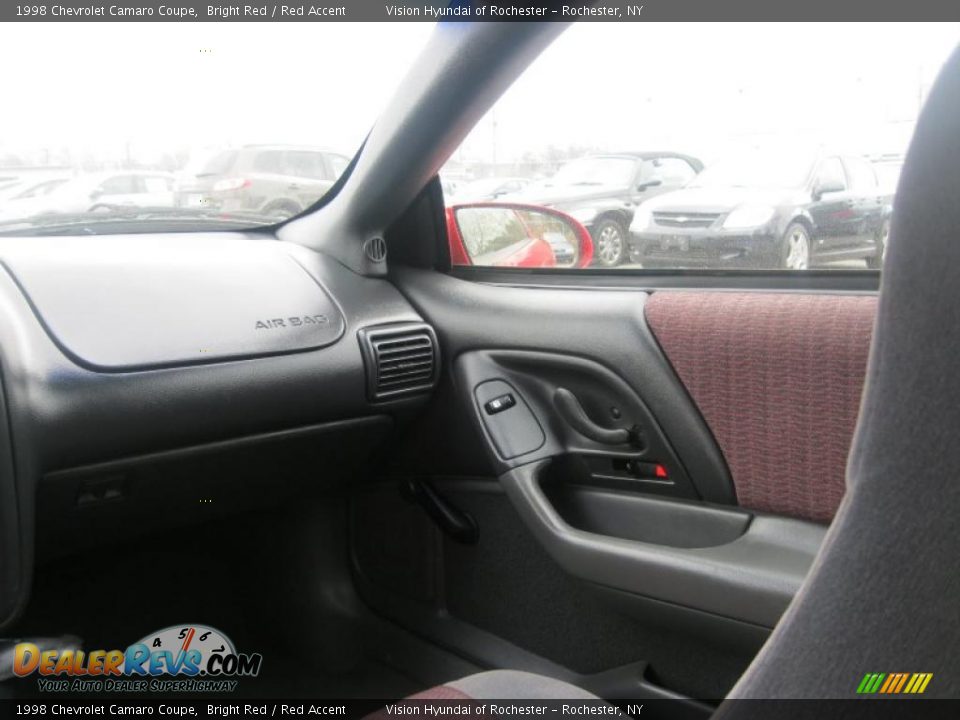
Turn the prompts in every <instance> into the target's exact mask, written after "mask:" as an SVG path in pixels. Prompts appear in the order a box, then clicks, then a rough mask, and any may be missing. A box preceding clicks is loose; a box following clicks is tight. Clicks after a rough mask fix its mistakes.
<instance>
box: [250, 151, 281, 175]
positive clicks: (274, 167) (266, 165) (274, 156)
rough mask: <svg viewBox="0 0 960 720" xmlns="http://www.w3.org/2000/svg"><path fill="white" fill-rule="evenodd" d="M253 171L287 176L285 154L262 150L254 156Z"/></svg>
mask: <svg viewBox="0 0 960 720" xmlns="http://www.w3.org/2000/svg"><path fill="white" fill-rule="evenodd" d="M253 169H254V171H255V172H260V173H273V174H275V175H285V174H287V172H286V171H287V164H286V162H285V153H284V152H283V151H282V150H261V151H259V152H257V153H256V154H255V155H254V158H253Z"/></svg>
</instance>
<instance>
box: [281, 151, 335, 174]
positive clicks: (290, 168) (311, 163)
mask: <svg viewBox="0 0 960 720" xmlns="http://www.w3.org/2000/svg"><path fill="white" fill-rule="evenodd" d="M284 160H285V162H284V166H283V169H284V174H286V175H292V176H294V177H302V178H306V179H309V180H326V179H328V178H329V175H328V173H327V168H326V165H324V162H323V155H321V154H320V153H317V152H309V151H303V150H292V151H290V152H288V153H287V154H286V156H285V158H284Z"/></svg>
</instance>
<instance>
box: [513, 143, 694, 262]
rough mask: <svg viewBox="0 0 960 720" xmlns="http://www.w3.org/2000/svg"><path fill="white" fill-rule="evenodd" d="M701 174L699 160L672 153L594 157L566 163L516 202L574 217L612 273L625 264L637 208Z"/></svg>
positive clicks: (595, 252)
mask: <svg viewBox="0 0 960 720" xmlns="http://www.w3.org/2000/svg"><path fill="white" fill-rule="evenodd" d="M702 169H703V163H701V162H700V161H699V160H697V159H696V158H693V157H690V156H689V155H681V154H679V153H673V152H623V153H612V154H608V155H593V156H589V157H583V158H579V159H577V160H572V161H570V162H568V163H566V164H565V165H563V166H562V167H561V168H560V169H559V170H558V171H557V172H556V174H555V175H554V176H553V177H551V178H550V179H548V180H545V181H543V182H540V183H536V184H534V185H530V186H528V187H527V188H526V190H524V191H523V192H522V193H521V194H519V195H518V196H517V197H518V198H522V199H523V200H524V201H525V202H531V203H535V204H538V205H546V206H547V207H555V208H557V209H558V210H562V211H563V212H565V213H569V214H570V215H572V216H573V217H575V218H576V219H577V220H579V221H580V222H581V223H583V224H584V225H585V226H586V228H587V230H589V231H590V236H591V237H592V238H593V244H594V258H595V262H596V263H598V264H600V265H605V266H607V267H613V266H615V265H619V264H620V263H621V262H622V261H623V260H624V259H626V239H627V228H629V227H630V220H631V219H632V218H633V213H634V211H635V210H636V208H637V206H638V205H639V204H640V203H641V202H644V201H646V200H648V199H649V198H651V197H654V196H656V195H659V194H661V193H665V192H670V191H671V190H676V189H677V188H681V187H683V186H684V185H686V184H687V183H688V182H690V181H691V180H692V179H693V178H694V177H696V175H697V173H698V172H700V171H701V170H702Z"/></svg>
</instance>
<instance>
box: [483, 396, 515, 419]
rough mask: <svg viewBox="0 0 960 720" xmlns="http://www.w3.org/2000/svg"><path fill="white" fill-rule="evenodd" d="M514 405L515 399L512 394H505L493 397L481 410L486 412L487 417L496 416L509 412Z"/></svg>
mask: <svg viewBox="0 0 960 720" xmlns="http://www.w3.org/2000/svg"><path fill="white" fill-rule="evenodd" d="M516 404H517V399H516V398H515V397H514V396H513V393H506V394H505V395H500V396H499V397H495V398H494V399H493V400H488V401H487V402H486V404H485V405H484V406H483V409H484V410H486V411H487V415H496V414H497V413H501V412H503V411H504V410H509V409H510V408H512V407H513V406H514V405H516Z"/></svg>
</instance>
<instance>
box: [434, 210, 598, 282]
mask: <svg viewBox="0 0 960 720" xmlns="http://www.w3.org/2000/svg"><path fill="white" fill-rule="evenodd" d="M447 237H448V240H449V243H450V259H451V262H452V264H454V265H479V266H486V267H517V268H548V267H549V268H552V267H576V268H585V267H588V266H589V265H590V261H591V260H592V259H593V241H592V240H591V239H590V233H589V232H588V231H587V229H586V228H585V227H584V226H583V225H582V224H581V223H580V222H579V221H578V220H576V219H575V218H573V217H571V216H569V215H567V214H566V213H563V212H560V211H559V210H554V209H552V208H545V207H541V206H539V205H525V204H520V203H501V202H480V203H466V204H462V205H453V206H450V207H448V208H447Z"/></svg>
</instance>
